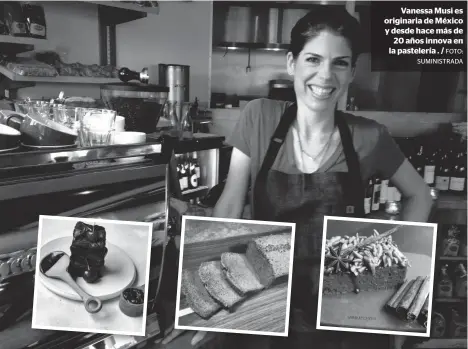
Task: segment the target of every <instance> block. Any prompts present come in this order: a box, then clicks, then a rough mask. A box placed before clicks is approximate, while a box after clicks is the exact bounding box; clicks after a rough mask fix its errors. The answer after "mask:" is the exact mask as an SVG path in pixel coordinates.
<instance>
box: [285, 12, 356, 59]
mask: <svg viewBox="0 0 468 349" xmlns="http://www.w3.org/2000/svg"><path fill="white" fill-rule="evenodd" d="M314 7H315V8H314V9H313V10H312V11H310V12H309V13H308V14H306V15H305V16H304V17H302V18H301V19H300V20H299V21H298V22H297V23H296V25H295V26H294V28H293V29H292V31H291V44H290V46H289V52H291V53H292V54H293V56H294V58H297V56H298V55H299V53H300V52H301V51H302V50H303V48H304V46H305V44H306V43H307V42H308V41H309V40H310V39H312V38H314V37H316V36H317V35H318V34H320V33H321V32H322V31H324V30H329V31H331V32H332V33H336V34H338V35H341V36H343V37H344V38H345V39H346V40H347V41H348V43H349V46H350V47H351V52H352V53H353V56H352V65H353V66H354V65H355V64H356V60H357V58H358V56H359V54H360V53H361V47H360V45H359V42H360V40H359V37H360V35H361V26H360V24H359V22H358V20H357V19H356V18H354V17H353V16H351V14H350V13H349V12H348V11H346V9H345V8H344V7H337V6H331V5H316V6H314Z"/></svg>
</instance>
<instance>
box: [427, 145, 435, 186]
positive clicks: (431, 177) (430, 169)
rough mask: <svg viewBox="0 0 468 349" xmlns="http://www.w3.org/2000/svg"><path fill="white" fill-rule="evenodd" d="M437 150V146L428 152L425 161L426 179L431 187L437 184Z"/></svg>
mask: <svg viewBox="0 0 468 349" xmlns="http://www.w3.org/2000/svg"><path fill="white" fill-rule="evenodd" d="M436 159H437V150H436V148H435V147H433V148H432V149H430V151H428V152H427V154H426V157H425V162H424V181H425V182H426V184H427V185H428V186H430V187H433V186H434V184H435V171H436Z"/></svg>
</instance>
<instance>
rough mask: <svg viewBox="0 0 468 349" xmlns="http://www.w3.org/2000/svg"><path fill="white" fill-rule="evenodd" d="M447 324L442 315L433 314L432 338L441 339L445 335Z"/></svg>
mask: <svg viewBox="0 0 468 349" xmlns="http://www.w3.org/2000/svg"><path fill="white" fill-rule="evenodd" d="M446 328H447V323H446V321H445V318H444V316H443V315H442V314H441V313H436V312H432V322H431V337H433V338H440V337H443V336H444V334H445V330H446Z"/></svg>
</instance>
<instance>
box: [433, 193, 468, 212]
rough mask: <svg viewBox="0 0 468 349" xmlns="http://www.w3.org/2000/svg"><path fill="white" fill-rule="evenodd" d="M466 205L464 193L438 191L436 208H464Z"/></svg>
mask: <svg viewBox="0 0 468 349" xmlns="http://www.w3.org/2000/svg"><path fill="white" fill-rule="evenodd" d="M466 207H467V200H466V195H457V194H452V193H444V192H441V193H439V199H438V201H437V208H438V209H444V210H447V209H449V210H465V211H466Z"/></svg>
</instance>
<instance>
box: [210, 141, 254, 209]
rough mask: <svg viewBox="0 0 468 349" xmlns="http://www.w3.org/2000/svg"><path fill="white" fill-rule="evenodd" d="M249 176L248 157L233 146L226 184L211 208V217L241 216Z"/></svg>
mask: <svg viewBox="0 0 468 349" xmlns="http://www.w3.org/2000/svg"><path fill="white" fill-rule="evenodd" d="M249 178H250V157H248V156H247V155H245V154H244V153H243V152H241V151H240V150H239V149H237V148H233V150H232V155H231V163H230V165H229V174H228V177H227V180H226V185H225V187H224V190H223V193H222V194H221V197H220V198H219V200H218V202H217V203H216V206H215V208H214V210H213V217H219V218H241V217H242V212H243V210H244V204H245V197H246V194H247V188H248V186H249Z"/></svg>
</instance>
